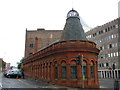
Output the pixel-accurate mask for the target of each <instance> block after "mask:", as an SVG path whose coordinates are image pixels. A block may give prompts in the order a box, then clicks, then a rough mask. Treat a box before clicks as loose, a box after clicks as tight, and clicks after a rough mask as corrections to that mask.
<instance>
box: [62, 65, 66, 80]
mask: <svg viewBox="0 0 120 90" xmlns="http://www.w3.org/2000/svg"><path fill="white" fill-rule="evenodd" d="M62 79H66V66H65V65H62Z"/></svg>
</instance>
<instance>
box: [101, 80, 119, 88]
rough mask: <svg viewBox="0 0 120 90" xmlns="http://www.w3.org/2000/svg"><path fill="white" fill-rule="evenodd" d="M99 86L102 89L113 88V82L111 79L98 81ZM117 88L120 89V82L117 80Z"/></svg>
mask: <svg viewBox="0 0 120 90" xmlns="http://www.w3.org/2000/svg"><path fill="white" fill-rule="evenodd" d="M99 84H100V86H101V87H103V88H114V80H113V79H100V80H99ZM119 88H120V80H119Z"/></svg>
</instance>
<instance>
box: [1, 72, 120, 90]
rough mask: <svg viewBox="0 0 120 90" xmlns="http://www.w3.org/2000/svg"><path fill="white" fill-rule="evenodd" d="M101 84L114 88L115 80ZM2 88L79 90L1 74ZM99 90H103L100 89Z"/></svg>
mask: <svg viewBox="0 0 120 90" xmlns="http://www.w3.org/2000/svg"><path fill="white" fill-rule="evenodd" d="M99 83H100V88H114V81H113V80H99ZM119 86H120V83H119ZM1 87H2V88H54V89H57V88H67V90H79V89H78V88H70V87H69V88H68V87H63V86H57V85H52V84H49V83H45V82H40V81H39V82H38V81H35V80H30V79H16V78H5V77H4V76H2V74H1V73H0V89H1ZM65 90H66V89H65ZM99 90H103V89H99Z"/></svg>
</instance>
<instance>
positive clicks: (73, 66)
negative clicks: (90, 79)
mask: <svg viewBox="0 0 120 90" xmlns="http://www.w3.org/2000/svg"><path fill="white" fill-rule="evenodd" d="M70 65H71V79H76V78H77V67H76V63H75V62H72V63H71V64H70Z"/></svg>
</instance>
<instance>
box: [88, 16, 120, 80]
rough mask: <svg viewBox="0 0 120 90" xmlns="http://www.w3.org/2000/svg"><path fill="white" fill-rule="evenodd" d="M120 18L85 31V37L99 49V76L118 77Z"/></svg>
mask: <svg viewBox="0 0 120 90" xmlns="http://www.w3.org/2000/svg"><path fill="white" fill-rule="evenodd" d="M119 21H120V18H117V19H115V20H113V21H110V22H108V23H106V24H104V25H101V26H98V27H95V28H93V29H91V30H90V31H88V32H86V34H87V38H88V39H89V40H90V41H94V42H95V43H96V44H97V47H98V48H99V49H100V53H99V57H98V62H99V63H98V70H99V78H120V58H119V56H120V40H119V36H120V23H119Z"/></svg>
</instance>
